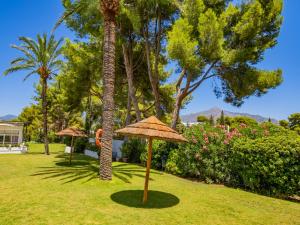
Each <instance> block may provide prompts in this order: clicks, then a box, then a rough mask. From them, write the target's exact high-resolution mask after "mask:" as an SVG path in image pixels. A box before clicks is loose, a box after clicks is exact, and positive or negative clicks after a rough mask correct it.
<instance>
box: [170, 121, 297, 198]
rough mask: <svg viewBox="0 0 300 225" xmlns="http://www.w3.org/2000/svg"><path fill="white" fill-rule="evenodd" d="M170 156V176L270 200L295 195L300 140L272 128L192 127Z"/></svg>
mask: <svg viewBox="0 0 300 225" xmlns="http://www.w3.org/2000/svg"><path fill="white" fill-rule="evenodd" d="M184 135H185V137H186V138H187V139H188V140H189V143H185V144H181V145H179V147H178V148H177V149H173V150H172V151H171V152H170V153H169V157H168V160H167V165H166V169H167V171H168V172H170V173H173V174H177V175H181V176H185V177H194V178H198V179H200V180H203V181H205V182H207V183H212V182H214V183H225V184H229V185H233V186H238V187H242V188H245V189H248V190H252V191H255V192H261V193H265V194H269V195H289V194H297V193H298V194H299V187H300V180H299V177H300V176H299V174H300V163H299V162H300V150H299V149H300V138H299V136H298V135H296V134H295V133H294V132H290V131H287V130H286V129H284V128H281V127H279V126H277V125H274V124H272V123H263V124H257V125H253V126H248V125H246V124H240V125H239V126H237V127H235V128H231V129H230V131H227V130H226V129H225V127H224V126H216V127H212V126H210V125H208V124H206V125H204V126H203V125H194V126H192V127H190V128H189V129H186V130H185V134H184Z"/></svg>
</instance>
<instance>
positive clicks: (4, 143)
mask: <svg viewBox="0 0 300 225" xmlns="http://www.w3.org/2000/svg"><path fill="white" fill-rule="evenodd" d="M22 142H23V123H18V122H0V153H21V152H24V151H26V147H25V146H23V145H22Z"/></svg>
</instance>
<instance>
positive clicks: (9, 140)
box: [4, 136, 11, 144]
mask: <svg viewBox="0 0 300 225" xmlns="http://www.w3.org/2000/svg"><path fill="white" fill-rule="evenodd" d="M10 142H11V136H5V139H4V144H10Z"/></svg>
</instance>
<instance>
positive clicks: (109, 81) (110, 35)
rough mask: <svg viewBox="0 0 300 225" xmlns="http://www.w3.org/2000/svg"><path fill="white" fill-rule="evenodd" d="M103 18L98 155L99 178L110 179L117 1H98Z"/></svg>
mask: <svg viewBox="0 0 300 225" xmlns="http://www.w3.org/2000/svg"><path fill="white" fill-rule="evenodd" d="M100 5H101V10H102V13H103V16H104V48H103V52H104V55H103V87H104V90H103V113H102V120H103V123H102V127H103V136H102V143H103V145H102V147H101V153H100V171H99V173H100V178H101V179H102V180H111V179H112V141H113V127H114V84H115V57H116V56H115V54H116V53H115V41H116V13H117V11H118V7H119V1H118V0H113V1H108V0H100Z"/></svg>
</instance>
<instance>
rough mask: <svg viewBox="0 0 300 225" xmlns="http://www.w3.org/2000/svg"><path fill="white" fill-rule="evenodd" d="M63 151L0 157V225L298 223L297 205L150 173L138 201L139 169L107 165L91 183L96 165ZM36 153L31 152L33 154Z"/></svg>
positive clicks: (34, 149)
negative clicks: (108, 170)
mask: <svg viewBox="0 0 300 225" xmlns="http://www.w3.org/2000/svg"><path fill="white" fill-rule="evenodd" d="M63 149H64V146H63V145H51V146H50V152H52V154H51V155H49V156H47V155H43V154H36V153H43V146H42V145H31V146H30V149H29V152H30V153H29V154H25V155H0V224H1V225H2V224H3V225H10V224H22V225H25V224H30V225H37V224H47V225H48V224H53V225H58V224H59V225H62V224H63V225H65V224H83V225H89V224H119V225H123V224H128V225H133V224H139V225H140V224H143V225H151V224H157V225H172V224H176V225H177V224H180V225H181V224H272V225H273V224H299V221H300V204H299V203H295V202H289V201H284V200H279V199H275V198H269V197H265V196H261V195H257V194H253V193H248V192H245V191H241V190H236V189H232V188H228V187H224V186H221V185H207V184H203V183H196V182H192V181H189V180H185V179H181V178H178V177H175V176H172V175H169V174H165V173H161V172H159V171H152V173H151V180H150V190H151V191H150V194H149V202H148V204H146V205H143V204H142V203H141V200H142V189H143V185H144V174H145V173H144V171H145V169H144V168H143V167H139V166H137V165H133V164H124V163H114V164H113V181H111V182H107V181H106V182H105V181H100V180H99V179H98V161H97V160H94V159H91V158H88V157H85V156H83V155H79V154H75V155H74V160H73V163H72V165H69V163H68V157H67V156H66V155H64V154H63ZM34 153H35V154H34Z"/></svg>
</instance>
